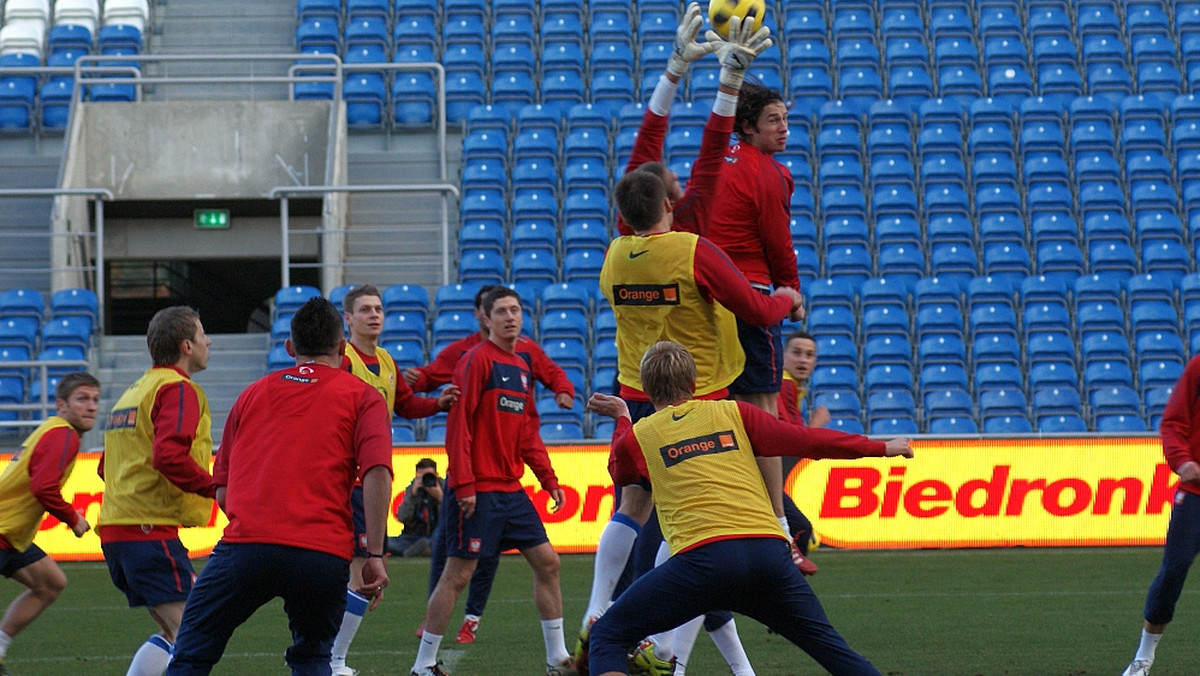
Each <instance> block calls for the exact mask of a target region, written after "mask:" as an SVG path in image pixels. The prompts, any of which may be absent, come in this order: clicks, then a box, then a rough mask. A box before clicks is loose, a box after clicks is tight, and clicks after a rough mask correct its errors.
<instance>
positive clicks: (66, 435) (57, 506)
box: [29, 427, 79, 528]
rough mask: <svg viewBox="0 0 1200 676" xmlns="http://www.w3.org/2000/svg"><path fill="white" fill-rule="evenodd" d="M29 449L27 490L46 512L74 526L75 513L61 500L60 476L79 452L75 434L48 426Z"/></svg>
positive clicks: (66, 428)
mask: <svg viewBox="0 0 1200 676" xmlns="http://www.w3.org/2000/svg"><path fill="white" fill-rule="evenodd" d="M29 452H30V454H31V455H30V456H29V490H30V492H32V493H33V497H35V498H37V501H38V502H40V503H41V504H42V507H45V508H46V511H47V512H49V513H50V514H51V515H52V516H54V517H55V518H57V519H58V520H59V521H62V522H63V523H65V524H67V525H68V526H70V527H71V528H74V527H75V524H77V523H79V512H76V511H75V508H74V507H72V506H71V505H70V504H68V503H67V501H66V500H64V499H63V496H62V475H63V470H64V469H66V467H67V465H69V464H70V463H71V461H72V460H73V459H74V458H75V455H76V454H78V453H79V434H78V433H77V432H75V430H73V429H71V428H69V427H59V428H56V429H52V430H50V431H49V432H46V433H45V434H44V435H42V438H41V440H39V441H38V444H37V446H35V447H34V448H33V449H31V450H30V451H29Z"/></svg>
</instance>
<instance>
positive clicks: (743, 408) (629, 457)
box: [608, 402, 887, 486]
mask: <svg viewBox="0 0 1200 676" xmlns="http://www.w3.org/2000/svg"><path fill="white" fill-rule="evenodd" d="M737 406H738V413H739V414H740V415H741V416H742V424H743V426H744V427H745V428H746V436H748V437H749V438H750V447H751V448H753V449H754V454H755V455H757V456H762V457H772V456H783V455H791V456H796V457H800V458H813V459H819V458H863V457H882V456H883V455H884V454H885V453H886V452H887V446H886V444H884V442H882V441H872V440H871V439H868V438H867V437H865V436H863V435H861V434H846V433H845V432H838V431H837V430H830V429H825V428H822V427H802V426H799V425H793V424H791V423H786V422H783V421H782V420H780V419H779V418H776V417H774V416H772V415H771V414H770V413H767V412H766V411H764V410H762V409H760V408H758V407H757V406H754V405H753V404H748V403H746V402H738V405H737ZM608 473H609V474H610V475H611V476H612V479H613V483H614V484H615V485H617V486H628V485H629V484H633V483H637V482H638V481H640V480H642V479H647V480H648V479H649V478H650V473H649V471H648V470H647V469H646V457H645V455H643V454H642V448H641V446H640V445H639V444H638V441H637V437H636V436H635V435H634V434H633V423H632V422H630V420H629V418H620V419H619V420H617V425H616V429H615V431H614V432H613V443H612V450H611V451H610V452H609V456H608Z"/></svg>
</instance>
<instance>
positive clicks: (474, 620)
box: [463, 613, 479, 627]
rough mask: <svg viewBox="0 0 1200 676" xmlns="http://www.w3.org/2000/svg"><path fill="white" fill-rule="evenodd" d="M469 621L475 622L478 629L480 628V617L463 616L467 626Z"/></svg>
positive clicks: (468, 614)
mask: <svg viewBox="0 0 1200 676" xmlns="http://www.w3.org/2000/svg"><path fill="white" fill-rule="evenodd" d="M468 621H470V622H474V623H475V626H476V627H478V626H479V616H478V615H471V614H470V613H467V614H466V615H463V624H466V623H467V622H468Z"/></svg>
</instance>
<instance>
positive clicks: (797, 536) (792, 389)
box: [778, 331, 829, 575]
mask: <svg viewBox="0 0 1200 676" xmlns="http://www.w3.org/2000/svg"><path fill="white" fill-rule="evenodd" d="M816 365H817V343H816V341H815V340H813V337H812V336H811V335H809V334H808V333H806V332H804V331H796V332H795V333H792V334H791V335H789V336H788V337H787V340H786V341H784V347H783V382H782V383H781V386H780V389H779V402H778V409H779V419H780V420H785V421H787V422H790V423H792V424H795V425H805V424H807V425H809V426H810V427H824V426H825V424H826V423H828V422H829V409H827V408H825V407H824V406H818V407H816V409H815V410H813V412H812V414H811V415H810V416H809V417H808V422H807V423H805V421H804V397H805V396H806V395H807V394H808V379H809V377H810V376H812V372H813V369H814V368H815V367H816ZM783 513H784V515H785V516H786V518H787V526H788V528H787V532H788V533H790V534H791V536H792V542H793V543H794V544H795V545H796V551H797V552H798V553H799V556H800V558H799V559H797V561H796V565H797V566H799V568H800V572H802V573H804V574H805V575H813V574H815V573H816V572H817V564H815V563H813V562H812V560H810V559H809V558H808V543H809V541H810V540H811V539H812V522H811V521H809V519H808V517H807V516H805V515H804V512H801V511H800V508H799V507H797V506H796V503H795V502H794V501H793V500H792V497H791V496H790V495H788V494H787V493H786V492H784V493H783Z"/></svg>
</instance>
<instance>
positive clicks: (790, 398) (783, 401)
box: [776, 331, 830, 427]
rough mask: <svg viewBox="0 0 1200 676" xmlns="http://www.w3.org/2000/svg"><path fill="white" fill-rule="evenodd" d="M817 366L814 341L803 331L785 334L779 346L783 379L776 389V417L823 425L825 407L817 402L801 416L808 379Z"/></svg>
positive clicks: (826, 416)
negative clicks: (780, 348)
mask: <svg viewBox="0 0 1200 676" xmlns="http://www.w3.org/2000/svg"><path fill="white" fill-rule="evenodd" d="M816 366H817V342H816V341H815V340H813V337H812V336H811V335H809V334H808V333H807V332H805V331H796V332H795V333H792V334H791V335H789V336H788V337H787V341H786V342H784V346H783V382H782V383H781V387H780V390H779V401H778V403H777V405H776V406H777V408H778V409H779V419H780V420H786V421H787V422H790V423H794V424H797V425H808V426H809V427H824V426H825V425H826V424H827V423H828V422H829V420H830V416H829V409H827V408H825V407H824V406H818V407H816V408H815V409H813V412H812V413H811V414H810V415H809V416H808V422H805V420H804V414H803V410H804V398H805V396H807V395H808V379H809V378H810V377H811V376H812V372H813V369H814V368H816Z"/></svg>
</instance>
